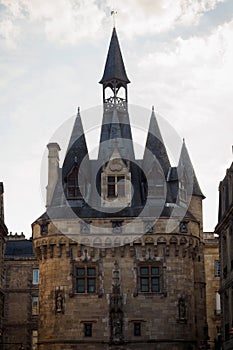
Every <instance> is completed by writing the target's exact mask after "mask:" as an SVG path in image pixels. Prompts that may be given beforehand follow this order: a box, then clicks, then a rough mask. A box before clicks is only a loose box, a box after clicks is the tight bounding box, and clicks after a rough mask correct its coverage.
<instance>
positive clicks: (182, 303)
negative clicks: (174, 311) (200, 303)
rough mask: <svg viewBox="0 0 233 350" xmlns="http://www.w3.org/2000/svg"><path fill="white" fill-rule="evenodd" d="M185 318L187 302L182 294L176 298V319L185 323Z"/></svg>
mask: <svg viewBox="0 0 233 350" xmlns="http://www.w3.org/2000/svg"><path fill="white" fill-rule="evenodd" d="M187 318H188V317H187V302H186V300H185V297H184V296H182V297H180V298H179V300H178V321H179V322H181V323H186V322H187Z"/></svg>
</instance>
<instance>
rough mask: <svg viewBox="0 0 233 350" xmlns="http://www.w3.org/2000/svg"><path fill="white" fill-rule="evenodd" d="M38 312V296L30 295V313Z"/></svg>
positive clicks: (34, 314) (36, 313)
mask: <svg viewBox="0 0 233 350" xmlns="http://www.w3.org/2000/svg"><path fill="white" fill-rule="evenodd" d="M38 314H39V298H38V296H34V297H32V315H33V316H37V315H38Z"/></svg>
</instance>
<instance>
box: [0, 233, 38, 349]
mask: <svg viewBox="0 0 233 350" xmlns="http://www.w3.org/2000/svg"><path fill="white" fill-rule="evenodd" d="M4 261H5V283H4V293H5V305H4V316H5V317H4V319H5V322H4V350H13V349H17V350H18V349H19V347H20V346H21V345H22V346H23V348H24V349H25V350H36V348H37V347H36V342H37V337H36V335H37V329H38V312H39V309H37V306H38V305H36V302H37V298H38V282H39V281H38V278H37V277H39V275H38V271H39V270H38V263H37V260H36V258H35V256H34V254H33V246H32V241H31V240H27V239H25V236H24V235H23V234H21V235H17V234H16V235H12V234H10V235H9V236H7V241H6V246H5V254H4ZM33 343H34V345H33Z"/></svg>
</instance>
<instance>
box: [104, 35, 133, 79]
mask: <svg viewBox="0 0 233 350" xmlns="http://www.w3.org/2000/svg"><path fill="white" fill-rule="evenodd" d="M113 79H117V80H120V81H121V82H124V83H126V84H128V83H130V81H129V79H128V77H127V74H126V70H125V65H124V62H123V58H122V55H121V49H120V45H119V41H118V38H117V33H116V29H115V28H113V32H112V38H111V41H110V45H109V49H108V55H107V60H106V64H105V68H104V74H103V77H102V79H101V80H100V84H104V83H106V82H108V81H110V80H113Z"/></svg>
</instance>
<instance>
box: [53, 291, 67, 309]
mask: <svg viewBox="0 0 233 350" xmlns="http://www.w3.org/2000/svg"><path fill="white" fill-rule="evenodd" d="M64 311H65V296H64V291H63V290H62V289H57V290H56V291H55V312H56V313H64Z"/></svg>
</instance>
